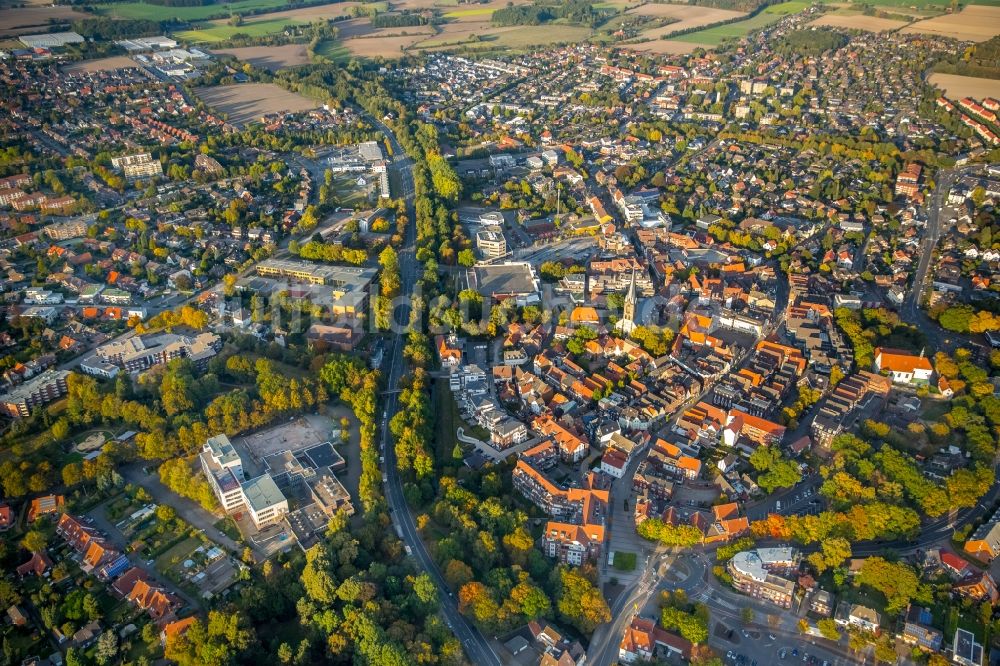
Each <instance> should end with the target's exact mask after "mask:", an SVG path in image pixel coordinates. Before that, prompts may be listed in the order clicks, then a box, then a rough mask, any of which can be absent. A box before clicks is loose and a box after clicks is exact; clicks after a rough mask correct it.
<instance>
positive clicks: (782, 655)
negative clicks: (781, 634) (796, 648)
mask: <svg viewBox="0 0 1000 666" xmlns="http://www.w3.org/2000/svg"><path fill="white" fill-rule="evenodd" d="M787 656H788V650H786V649H785V648H781V649H780V650H778V659H784V658H785V657H787Z"/></svg>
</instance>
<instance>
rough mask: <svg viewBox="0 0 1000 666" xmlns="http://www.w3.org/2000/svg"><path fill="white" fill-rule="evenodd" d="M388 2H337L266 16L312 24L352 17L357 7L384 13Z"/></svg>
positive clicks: (249, 20) (250, 20)
mask: <svg viewBox="0 0 1000 666" xmlns="http://www.w3.org/2000/svg"><path fill="white" fill-rule="evenodd" d="M388 5H389V3H387V2H370V3H362V2H337V3H335V4H332V5H317V6H315V7H299V8H298V9H286V10H284V11H280V12H270V13H268V14H265V15H264V16H265V17H266V18H269V19H270V18H288V19H296V20H298V21H299V22H301V23H310V22H312V21H318V20H327V21H328V20H332V19H336V18H340V17H342V16H350V15H351V10H352V9H354V8H355V7H362V6H363V7H365V8H366V9H372V10H375V11H377V12H384V11H386V9H388ZM253 21H254V18H253V17H247V22H248V23H251V22H253Z"/></svg>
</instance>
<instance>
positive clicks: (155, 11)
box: [94, 0, 288, 21]
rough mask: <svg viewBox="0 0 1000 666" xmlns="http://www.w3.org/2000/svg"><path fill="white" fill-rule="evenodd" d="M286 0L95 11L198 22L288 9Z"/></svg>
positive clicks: (137, 5) (135, 5) (125, 5)
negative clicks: (256, 11)
mask: <svg viewBox="0 0 1000 666" xmlns="http://www.w3.org/2000/svg"><path fill="white" fill-rule="evenodd" d="M287 5H288V3H287V2H286V0H236V2H224V3H219V4H208V5H197V6H193V7H164V6H161V5H149V4H146V3H145V2H122V3H115V4H110V5H98V6H97V7H95V8H94V9H95V11H96V12H97V13H98V14H102V15H104V16H111V17H114V18H125V19H152V20H154V21H165V20H170V19H177V20H180V21H198V20H201V19H206V18H208V17H210V16H225V15H226V14H230V13H234V12H247V11H251V10H259V9H274V10H275V11H277V10H280V9H285V8H287Z"/></svg>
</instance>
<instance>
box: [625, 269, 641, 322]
mask: <svg viewBox="0 0 1000 666" xmlns="http://www.w3.org/2000/svg"><path fill="white" fill-rule="evenodd" d="M638 300H639V299H638V297H637V296H636V293H635V271H634V270H633V271H632V281H631V282H630V283H629V285H628V291H627V292H625V303H624V306H623V308H622V310H623V312H622V315H623V318H624V319H628V320H629V321H632V322H634V321H635V304H636V302H637V301H638Z"/></svg>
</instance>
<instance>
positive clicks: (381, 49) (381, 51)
mask: <svg viewBox="0 0 1000 666" xmlns="http://www.w3.org/2000/svg"><path fill="white" fill-rule="evenodd" d="M428 35H429V33H414V34H409V35H402V34H399V33H398V32H396V34H393V35H385V36H382V37H358V38H356V39H345V40H343V41H341V42H340V44H341V45H342V47H343V49H344V50H345V52H346V55H348V56H353V57H356V58H379V57H381V58H401V57H402V56H403V55H405V51H406V49H409V48H410V47H412V46H413V45H414V44H416V43H418V42H420V41H422V40H425V39H427V37H428ZM321 55H326V54H321ZM327 57H328V58H329V57H330V56H329V55H327ZM331 59H332V58H331Z"/></svg>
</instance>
